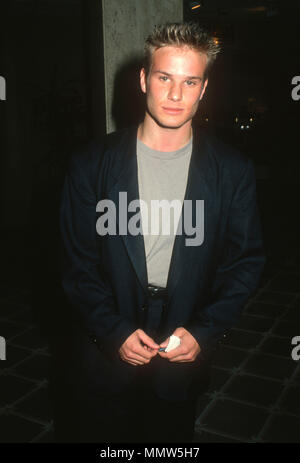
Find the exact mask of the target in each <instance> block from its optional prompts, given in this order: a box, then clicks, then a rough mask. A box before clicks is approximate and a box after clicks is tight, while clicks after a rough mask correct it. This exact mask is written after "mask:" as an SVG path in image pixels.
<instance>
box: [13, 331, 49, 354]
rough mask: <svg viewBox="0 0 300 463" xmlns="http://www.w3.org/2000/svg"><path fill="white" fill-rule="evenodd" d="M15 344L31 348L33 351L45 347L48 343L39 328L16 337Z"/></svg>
mask: <svg viewBox="0 0 300 463" xmlns="http://www.w3.org/2000/svg"><path fill="white" fill-rule="evenodd" d="M13 343H14V344H18V345H20V346H25V347H30V348H32V349H36V348H40V347H45V345H46V341H45V340H44V339H43V338H42V336H41V335H40V332H39V330H38V328H35V327H34V328H31V329H29V330H27V331H26V333H24V334H22V335H20V336H16V337H15V338H14V339H13Z"/></svg>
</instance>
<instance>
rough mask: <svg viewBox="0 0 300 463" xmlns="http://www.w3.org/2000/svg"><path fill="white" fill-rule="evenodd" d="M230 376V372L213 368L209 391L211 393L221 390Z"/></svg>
mask: <svg viewBox="0 0 300 463" xmlns="http://www.w3.org/2000/svg"><path fill="white" fill-rule="evenodd" d="M230 376H231V373H230V372H229V371H226V370H222V369H220V368H215V367H212V369H211V376H210V382H209V389H208V391H210V392H211V391H216V390H218V389H220V388H221V387H222V386H223V385H224V383H225V382H226V381H227V380H228V379H229V378H230Z"/></svg>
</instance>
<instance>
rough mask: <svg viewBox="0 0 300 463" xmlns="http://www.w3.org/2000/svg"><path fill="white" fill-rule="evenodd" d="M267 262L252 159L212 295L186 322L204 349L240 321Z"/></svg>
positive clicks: (234, 201) (229, 225)
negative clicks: (188, 321) (189, 320)
mask: <svg viewBox="0 0 300 463" xmlns="http://www.w3.org/2000/svg"><path fill="white" fill-rule="evenodd" d="M264 264H265V257H264V250H263V243H262V237H261V228H260V220H259V213H258V209H257V202H256V178H255V172H254V167H253V163H252V161H251V160H250V159H248V160H247V164H246V168H245V169H244V171H243V172H242V175H241V176H240V181H239V183H238V186H237V187H236V189H235V192H234V195H233V199H232V202H231V206H230V211H229V217H228V223H227V232H226V241H225V249H224V253H223V256H222V259H221V262H220V264H219V266H218V267H217V271H216V274H215V278H214V281H213V282H212V291H211V298H210V300H209V303H208V304H207V305H206V306H205V307H199V308H198V310H197V311H196V313H195V314H194V318H193V319H192V321H191V323H190V324H189V326H185V328H186V329H187V330H188V331H189V332H190V333H191V334H192V335H193V336H194V337H195V339H196V340H197V342H198V343H199V345H200V347H201V349H202V350H203V351H205V350H206V349H210V348H211V347H213V348H215V346H216V343H217V341H219V342H220V339H221V338H222V337H223V336H224V337H225V336H226V334H225V333H226V332H227V331H228V330H229V329H230V328H231V327H232V326H233V325H234V324H235V323H236V322H237V320H238V318H239V316H240V314H241V311H242V309H243V307H244V306H245V304H246V302H247V300H248V298H249V297H250V296H251V295H252V294H253V293H254V292H255V290H256V289H257V287H258V285H259V282H260V278H261V274H262V271H263V268H264Z"/></svg>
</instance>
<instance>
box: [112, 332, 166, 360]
mask: <svg viewBox="0 0 300 463" xmlns="http://www.w3.org/2000/svg"><path fill="white" fill-rule="evenodd" d="M158 348H159V345H158V344H156V342H154V341H153V339H151V338H150V337H149V336H148V335H147V334H146V333H145V332H144V331H143V330H140V329H138V330H136V331H134V332H133V333H132V334H131V335H130V336H129V337H128V338H127V339H126V341H125V342H123V344H122V346H121V347H120V349H119V355H120V357H121V359H122V360H124V362H127V363H130V364H131V365H134V366H137V365H144V364H145V363H149V362H150V360H151V359H152V357H154V356H155V355H156V354H157V351H158Z"/></svg>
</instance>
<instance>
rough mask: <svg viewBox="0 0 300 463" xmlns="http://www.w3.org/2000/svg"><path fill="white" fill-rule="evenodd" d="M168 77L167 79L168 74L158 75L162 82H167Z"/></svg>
mask: <svg viewBox="0 0 300 463" xmlns="http://www.w3.org/2000/svg"><path fill="white" fill-rule="evenodd" d="M168 79H169V77H168V76H160V77H159V80H162V81H163V82H167V80H168Z"/></svg>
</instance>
